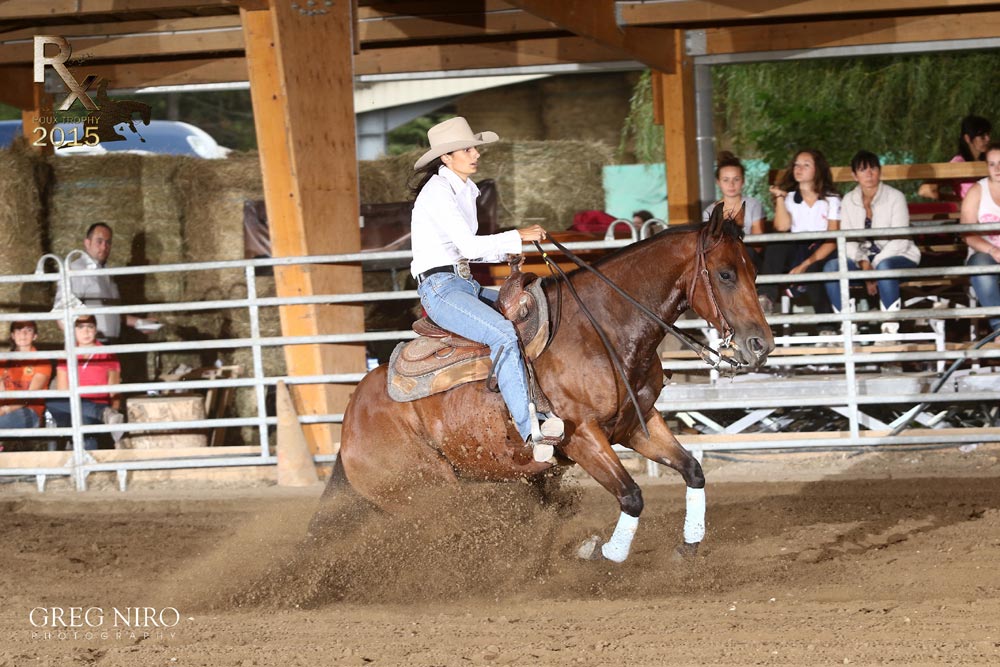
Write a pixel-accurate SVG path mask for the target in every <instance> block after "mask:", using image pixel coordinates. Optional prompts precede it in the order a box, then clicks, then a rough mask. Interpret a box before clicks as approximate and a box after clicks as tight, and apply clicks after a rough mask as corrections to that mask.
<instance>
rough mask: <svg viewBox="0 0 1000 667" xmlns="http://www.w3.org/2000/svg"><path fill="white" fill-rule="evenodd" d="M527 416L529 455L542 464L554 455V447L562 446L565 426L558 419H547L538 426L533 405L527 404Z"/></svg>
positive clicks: (536, 414)
mask: <svg viewBox="0 0 1000 667" xmlns="http://www.w3.org/2000/svg"><path fill="white" fill-rule="evenodd" d="M528 414H529V415H530V417H531V438H530V439H529V442H528V444H529V445H531V455H532V458H534V459H535V460H536V461H538V462H539V463H544V462H546V461H549V460H550V459H552V457H553V456H554V455H555V448H556V445H560V444H562V440H563V435H564V434H565V432H566V426H565V424H564V423H563V420H562V419H559V417H549V418H548V419H546V420H545V422H544V423H542V424H541V425H540V426H539V424H538V413H537V412H536V410H535V404H534V403H528Z"/></svg>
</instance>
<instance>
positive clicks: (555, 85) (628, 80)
mask: <svg viewBox="0 0 1000 667" xmlns="http://www.w3.org/2000/svg"><path fill="white" fill-rule="evenodd" d="M637 79H638V75H636V74H633V73H629V74H628V75H626V74H623V73H619V72H616V73H610V74H589V75H586V76H555V77H550V78H547V79H543V80H542V81H540V82H539V84H538V86H539V89H540V91H541V99H542V104H541V116H542V122H543V123H544V125H545V132H544V134H543V135H542V136H543V138H545V139H548V140H557V141H558V140H582V141H600V142H602V143H604V144H607V145H608V146H609V147H611V148H617V146H618V144H619V143H620V142H621V132H622V127H624V125H625V119H626V117H627V116H628V113H629V100H630V98H631V96H632V89H633V87H634V86H635V82H636V80H637Z"/></svg>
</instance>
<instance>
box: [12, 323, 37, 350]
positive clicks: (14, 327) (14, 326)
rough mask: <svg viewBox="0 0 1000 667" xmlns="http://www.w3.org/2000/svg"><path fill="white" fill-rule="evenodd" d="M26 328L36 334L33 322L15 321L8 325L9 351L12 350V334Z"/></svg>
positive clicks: (35, 326)
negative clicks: (29, 328)
mask: <svg viewBox="0 0 1000 667" xmlns="http://www.w3.org/2000/svg"><path fill="white" fill-rule="evenodd" d="M26 327H31V328H32V329H34V331H35V333H38V325H37V324H35V321H34V320H17V321H16V322H11V323H10V349H11V350H13V349H14V332H15V331H17V330H18V329H24V328H26Z"/></svg>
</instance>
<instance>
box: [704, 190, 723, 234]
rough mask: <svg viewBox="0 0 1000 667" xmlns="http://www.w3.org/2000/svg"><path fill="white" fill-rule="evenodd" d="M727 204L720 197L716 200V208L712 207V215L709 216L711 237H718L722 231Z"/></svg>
mask: <svg viewBox="0 0 1000 667" xmlns="http://www.w3.org/2000/svg"><path fill="white" fill-rule="evenodd" d="M725 209H726V207H725V205H724V202H723V201H722V200H721V199H720V200H719V201H717V202H715V208H713V209H712V215H711V216H710V217H709V218H708V235H709V236H711V237H716V236H718V235H719V234H721V233H722V223H723V215H725Z"/></svg>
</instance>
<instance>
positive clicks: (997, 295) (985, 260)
mask: <svg viewBox="0 0 1000 667" xmlns="http://www.w3.org/2000/svg"><path fill="white" fill-rule="evenodd" d="M986 168H987V169H988V170H989V175H988V176H987V177H985V178H982V179H980V180H978V181H976V183H975V184H974V185H973V186H972V188H971V189H970V190H969V194H968V195H967V196H966V197H965V199H964V200H962V218H961V221H962V223H964V224H970V225H974V224H976V223H977V222H1000V143H992V144H990V145H989V146H988V147H987V148H986ZM965 242H966V243H967V244H968V245H969V258H968V260H966V262H965V263H966V265H967V266H996V265H997V264H998V263H1000V233H998V232H992V233H989V234H975V233H970V234H966V235H965ZM969 279H970V282H971V283H972V289H973V291H975V293H976V299H978V300H979V305H981V306H988V307H995V306H1000V274H996V273H992V274H989V275H979V276H969ZM990 327H991V328H992V329H993V330H994V331H996V330H997V329H1000V315H994V316H993V317H991V318H990Z"/></svg>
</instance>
